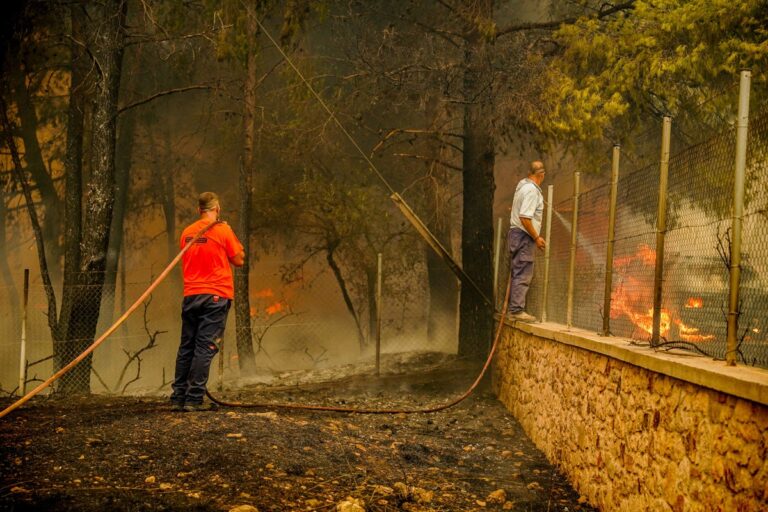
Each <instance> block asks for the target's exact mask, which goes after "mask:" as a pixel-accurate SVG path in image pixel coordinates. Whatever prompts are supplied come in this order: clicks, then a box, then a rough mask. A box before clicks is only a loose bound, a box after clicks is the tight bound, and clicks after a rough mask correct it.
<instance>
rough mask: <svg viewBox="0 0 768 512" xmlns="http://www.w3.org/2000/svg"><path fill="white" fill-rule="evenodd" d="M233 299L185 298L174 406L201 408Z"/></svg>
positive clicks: (211, 297)
mask: <svg viewBox="0 0 768 512" xmlns="http://www.w3.org/2000/svg"><path fill="white" fill-rule="evenodd" d="M231 305H232V301H231V300H230V299H225V298H224V297H219V296H218V295H209V294H200V295H190V296H187V297H184V301H183V302H182V305H181V343H180V344H179V352H178V354H177V355H176V376H175V379H174V381H173V384H172V386H171V387H172V388H173V394H172V395H171V401H172V402H174V403H187V404H201V403H203V396H204V395H205V385H206V383H207V382H208V374H209V372H210V369H211V361H212V360H213V356H215V355H216V353H217V352H218V351H219V344H220V343H221V337H222V336H223V335H224V325H225V324H226V322H227V313H229V308H230V306H231Z"/></svg>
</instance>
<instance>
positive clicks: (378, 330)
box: [376, 253, 381, 376]
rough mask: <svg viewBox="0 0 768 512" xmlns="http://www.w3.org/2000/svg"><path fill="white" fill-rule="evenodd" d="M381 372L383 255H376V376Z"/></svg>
mask: <svg viewBox="0 0 768 512" xmlns="http://www.w3.org/2000/svg"><path fill="white" fill-rule="evenodd" d="M380 372H381V253H378V254H377V255H376V376H378V375H379V374H380Z"/></svg>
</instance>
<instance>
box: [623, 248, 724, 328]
mask: <svg viewBox="0 0 768 512" xmlns="http://www.w3.org/2000/svg"><path fill="white" fill-rule="evenodd" d="M655 263H656V251H654V250H653V249H652V248H650V247H649V246H648V245H646V244H643V245H640V246H639V247H638V249H637V251H636V252H635V253H633V254H630V255H627V256H623V257H619V258H616V259H615V260H614V272H615V273H616V274H617V275H619V276H621V278H620V280H619V281H618V282H619V285H618V286H617V287H616V289H615V290H614V291H613V293H612V295H611V318H621V317H624V318H627V319H628V320H629V321H630V322H631V323H632V325H633V326H634V332H633V333H632V336H635V335H636V333H638V334H647V335H650V334H652V333H653V308H652V307H650V308H649V307H648V305H649V304H652V302H653V282H652V280H650V279H645V280H643V279H639V278H638V277H636V276H643V275H645V276H649V278H650V277H652V273H651V272H650V270H649V269H648V267H652V266H653V265H655ZM703 308H704V300H703V299H702V298H701V297H696V296H691V297H688V299H687V300H686V301H685V303H684V304H682V308H680V309H686V310H699V309H703ZM659 316H660V321H659V335H660V336H661V337H662V338H667V339H669V338H670V332H671V331H672V330H673V328H674V330H675V331H676V334H675V335H673V336H672V337H673V338H676V339H680V340H683V341H688V342H691V343H698V342H703V341H711V340H713V339H714V338H715V336H714V334H706V333H702V332H700V329H699V328H698V327H696V326H693V325H688V324H686V323H685V322H684V321H683V319H682V318H681V315H680V312H679V311H678V310H677V309H675V308H662V309H661V311H660V312H659Z"/></svg>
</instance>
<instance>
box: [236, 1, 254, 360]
mask: <svg viewBox="0 0 768 512" xmlns="http://www.w3.org/2000/svg"><path fill="white" fill-rule="evenodd" d="M247 16H248V30H247V36H248V43H247V44H248V56H247V63H246V77H245V85H244V91H243V99H244V101H243V111H244V112H243V114H244V115H243V159H242V163H241V165H240V194H239V199H240V201H239V202H240V219H239V226H238V227H239V229H238V231H239V235H240V240H241V241H242V243H243V246H245V262H244V263H243V266H242V267H238V268H236V269H235V333H236V343H237V355H238V359H237V360H238V364H239V367H240V371H241V372H244V373H250V372H252V371H253V370H254V368H255V366H256V356H255V355H254V352H253V333H252V332H251V298H250V292H249V278H250V259H251V257H250V252H251V251H250V245H251V244H250V243H249V242H250V239H251V196H252V193H253V170H254V150H255V135H256V87H257V77H256V64H257V53H256V52H257V48H256V36H257V34H258V24H257V23H256V8H255V6H254V4H253V3H249V4H248V7H247Z"/></svg>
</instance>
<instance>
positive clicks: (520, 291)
mask: <svg viewBox="0 0 768 512" xmlns="http://www.w3.org/2000/svg"><path fill="white" fill-rule="evenodd" d="M507 245H508V247H509V274H510V275H509V279H510V280H511V283H510V286H511V289H510V291H509V307H508V308H507V310H508V311H509V312H510V313H517V312H519V311H523V310H524V309H525V296H526V295H528V287H529V286H530V285H531V280H532V279H533V256H534V251H535V249H536V242H534V241H533V238H531V236H530V235H529V234H528V233H526V232H525V231H523V230H522V229H518V228H512V229H510V230H509V232H508V233H507Z"/></svg>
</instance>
